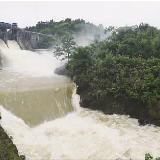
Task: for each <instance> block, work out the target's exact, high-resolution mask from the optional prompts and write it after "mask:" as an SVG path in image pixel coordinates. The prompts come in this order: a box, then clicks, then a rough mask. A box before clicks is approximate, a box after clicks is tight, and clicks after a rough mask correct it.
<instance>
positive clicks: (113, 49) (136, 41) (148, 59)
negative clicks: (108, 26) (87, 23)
mask: <svg viewBox="0 0 160 160" xmlns="http://www.w3.org/2000/svg"><path fill="white" fill-rule="evenodd" d="M159 58H160V31H159V30H158V29H156V28H154V27H151V26H149V25H148V24H140V25H139V26H134V27H131V28H120V29H114V32H113V34H112V36H111V37H109V38H108V39H106V40H105V41H102V42H97V41H96V43H95V44H92V45H91V46H89V47H79V48H76V49H75V50H74V52H73V54H72V56H71V59H70V61H69V63H68V65H67V69H68V71H69V75H70V76H71V77H73V76H74V75H76V76H78V78H77V85H78V86H80V87H82V88H85V90H87V93H88V95H90V96H92V97H95V98H96V99H99V97H100V100H102V101H103V99H105V97H106V96H107V95H108V94H113V95H114V96H115V97H119V96H121V97H124V98H125V99H126V98H136V99H139V100H141V101H148V102H150V103H152V102H155V103H157V102H159V100H160V59H159Z"/></svg>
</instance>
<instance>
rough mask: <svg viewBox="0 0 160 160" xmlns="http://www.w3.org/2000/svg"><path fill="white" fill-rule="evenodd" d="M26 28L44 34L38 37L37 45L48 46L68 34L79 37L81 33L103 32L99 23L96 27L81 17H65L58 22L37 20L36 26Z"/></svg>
mask: <svg viewBox="0 0 160 160" xmlns="http://www.w3.org/2000/svg"><path fill="white" fill-rule="evenodd" d="M26 30H28V31H32V32H39V33H42V34H46V36H45V35H43V36H42V37H41V38H40V42H39V47H40V48H48V47H50V46H51V45H56V44H57V43H60V42H61V39H62V38H63V37H64V36H66V35H68V34H70V35H72V36H74V37H79V36H81V35H90V34H92V33H101V32H103V26H102V25H99V26H98V27H97V26H96V25H94V24H92V23H89V22H86V21H85V20H83V19H76V20H71V19H70V18H67V19H65V20H62V21H60V22H55V21H53V20H50V21H49V22H42V21H41V22H38V23H37V24H36V26H32V27H26ZM47 35H50V36H47Z"/></svg>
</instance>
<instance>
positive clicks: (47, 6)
mask: <svg viewBox="0 0 160 160" xmlns="http://www.w3.org/2000/svg"><path fill="white" fill-rule="evenodd" d="M66 18H72V19H78V18H80V19H84V20H86V21H87V22H91V23H94V24H96V25H98V24H103V25H104V27H107V26H117V27H119V26H126V25H128V26H130V25H136V24H140V23H141V22H143V23H149V24H150V25H152V26H155V27H158V28H160V1H148V2H145V1H141V2H140V1H134V2H131V1H0V22H8V23H13V22H17V23H18V25H19V27H21V28H24V27H26V26H33V25H36V23H37V22H39V21H49V20H51V19H53V20H54V21H60V20H64V19H66Z"/></svg>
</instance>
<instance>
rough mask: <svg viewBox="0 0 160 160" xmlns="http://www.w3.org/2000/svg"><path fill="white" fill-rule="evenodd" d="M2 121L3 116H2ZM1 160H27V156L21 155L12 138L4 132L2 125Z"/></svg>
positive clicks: (0, 130) (0, 134) (0, 133)
mask: <svg viewBox="0 0 160 160" xmlns="http://www.w3.org/2000/svg"><path fill="white" fill-rule="evenodd" d="M0 119H1V116H0ZM0 160H25V156H23V155H21V156H20V155H19V154H18V150H17V148H16V146H15V144H13V141H12V140H11V137H9V136H8V134H7V133H6V132H5V131H4V129H3V128H2V126H1V124H0Z"/></svg>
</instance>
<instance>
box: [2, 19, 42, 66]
mask: <svg viewBox="0 0 160 160" xmlns="http://www.w3.org/2000/svg"><path fill="white" fill-rule="evenodd" d="M42 35H43V34H40V33H36V32H31V31H26V30H25V29H21V28H18V25H17V23H12V24H9V23H5V22H0V39H2V40H3V41H4V42H5V44H6V46H7V47H8V40H15V41H16V42H17V43H18V44H19V46H20V48H21V49H22V50H30V51H33V50H34V49H38V48H39V46H38V42H39V39H40V37H41V36H42ZM1 68H2V63H1V56H0V69H1Z"/></svg>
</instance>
